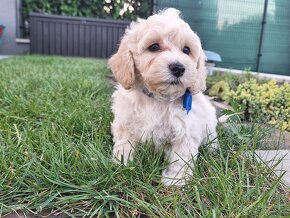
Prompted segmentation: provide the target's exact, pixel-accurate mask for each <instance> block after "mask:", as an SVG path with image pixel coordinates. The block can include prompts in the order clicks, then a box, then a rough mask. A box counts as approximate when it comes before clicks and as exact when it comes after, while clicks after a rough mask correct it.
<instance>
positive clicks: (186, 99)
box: [183, 89, 192, 114]
mask: <svg viewBox="0 0 290 218" xmlns="http://www.w3.org/2000/svg"><path fill="white" fill-rule="evenodd" d="M191 104H192V95H191V93H190V91H189V90H188V89H186V91H185V93H184V95H183V108H184V109H185V110H186V112H187V114H188V112H189V111H190V110H191Z"/></svg>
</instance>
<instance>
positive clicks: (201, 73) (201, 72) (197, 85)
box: [190, 50, 207, 95]
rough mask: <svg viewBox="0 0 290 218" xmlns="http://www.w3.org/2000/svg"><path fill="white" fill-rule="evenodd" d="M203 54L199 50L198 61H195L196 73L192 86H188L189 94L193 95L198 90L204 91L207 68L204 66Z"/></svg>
mask: <svg viewBox="0 0 290 218" xmlns="http://www.w3.org/2000/svg"><path fill="white" fill-rule="evenodd" d="M205 59H206V57H205V54H204V52H203V50H201V52H200V55H199V58H198V61H197V66H196V68H197V75H196V80H195V82H194V84H193V86H191V87H190V92H191V94H193V95H195V94H197V93H199V92H204V91H205V90H206V76H207V70H206V67H205Z"/></svg>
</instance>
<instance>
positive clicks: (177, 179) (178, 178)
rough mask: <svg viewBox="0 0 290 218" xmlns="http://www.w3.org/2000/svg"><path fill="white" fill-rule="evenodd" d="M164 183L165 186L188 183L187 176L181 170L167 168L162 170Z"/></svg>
mask: <svg viewBox="0 0 290 218" xmlns="http://www.w3.org/2000/svg"><path fill="white" fill-rule="evenodd" d="M162 183H163V184H164V185H165V186H171V185H175V186H184V185H185V183H186V177H183V176H182V173H181V172H176V171H170V170H169V169H166V170H164V171H163V172H162Z"/></svg>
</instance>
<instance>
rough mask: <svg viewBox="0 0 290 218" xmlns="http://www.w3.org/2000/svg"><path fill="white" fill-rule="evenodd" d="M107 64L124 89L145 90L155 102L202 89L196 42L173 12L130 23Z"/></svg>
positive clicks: (200, 54)
mask: <svg viewBox="0 0 290 218" xmlns="http://www.w3.org/2000/svg"><path fill="white" fill-rule="evenodd" d="M109 64H110V66H111V68H112V71H113V73H114V75H115V77H116V79H117V81H118V82H120V83H121V85H122V86H123V87H124V88H126V89H130V88H143V87H146V88H147V89H148V90H149V91H150V92H152V93H153V94H154V97H155V98H157V99H162V100H169V101H171V100H174V99H176V98H178V97H180V96H182V95H183V94H184V92H185V90H186V89H189V90H190V91H191V92H192V93H193V94H195V93H197V92H199V91H201V90H202V89H204V88H205V77H206V73H205V72H206V70H205V68H204V54H203V51H202V48H201V43H200V40H199V38H198V36H197V35H196V34H195V33H194V32H193V31H192V30H191V29H190V27H189V25H188V24H187V23H185V22H184V21H183V20H182V19H181V18H180V17H179V11H177V10H175V9H167V10H165V11H164V12H161V13H160V14H156V15H153V16H151V17H149V18H148V19H147V20H138V21H137V22H135V23H132V24H131V26H130V29H128V30H127V31H126V34H125V35H124V37H123V39H122V41H121V44H120V47H119V50H118V52H117V53H116V54H115V55H114V56H113V57H112V58H111V59H110V60H109Z"/></svg>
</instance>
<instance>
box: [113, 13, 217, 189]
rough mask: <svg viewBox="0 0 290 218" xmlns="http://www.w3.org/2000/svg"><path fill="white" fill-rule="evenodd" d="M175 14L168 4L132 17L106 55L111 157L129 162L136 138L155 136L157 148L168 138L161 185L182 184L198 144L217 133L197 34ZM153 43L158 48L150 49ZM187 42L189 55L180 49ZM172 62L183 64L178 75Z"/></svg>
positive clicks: (188, 174)
mask: <svg viewBox="0 0 290 218" xmlns="http://www.w3.org/2000/svg"><path fill="white" fill-rule="evenodd" d="M179 14H180V12H179V11H178V10H176V9H173V8H169V9H166V10H165V11H161V12H159V13H158V14H155V15H153V16H150V17H149V18H148V19H147V20H142V19H138V20H137V22H133V23H132V24H131V25H130V27H129V28H128V29H127V30H126V32H125V35H124V36H123V38H122V40H121V44H120V46H119V49H118V51H117V53H116V54H114V55H113V56H112V57H111V58H110V60H109V66H110V67H111V69H112V71H113V73H114V76H115V78H116V80H117V81H118V82H119V85H117V87H116V90H115V92H114V94H113V97H112V98H113V103H112V110H113V113H114V121H113V123H112V133H113V136H114V138H113V140H114V143H115V144H114V149H113V155H114V158H116V159H117V160H121V159H122V156H123V160H124V164H127V162H128V161H130V160H132V155H133V153H134V148H135V146H136V145H137V144H139V142H141V143H143V142H145V141H147V140H153V142H154V144H155V145H156V148H159V146H160V145H161V144H164V143H167V144H168V146H166V149H165V156H166V158H167V159H168V160H169V162H170V163H171V164H170V165H169V166H168V168H167V169H165V170H164V172H163V173H162V176H163V183H164V184H165V185H172V184H176V185H182V184H184V182H185V180H186V178H189V176H190V175H192V170H191V169H190V168H191V167H189V166H191V165H192V161H191V160H192V158H196V156H197V154H198V148H199V146H200V145H201V144H203V143H206V141H207V140H209V139H210V140H213V139H215V138H216V125H217V119H216V112H215V109H214V107H213V106H212V105H211V104H210V102H209V101H208V100H207V99H206V97H205V96H204V95H203V94H202V91H203V90H205V79H206V69H205V66H204V61H205V58H204V53H203V50H202V47H201V43H200V39H199V37H198V36H197V35H196V34H195V33H194V32H193V31H192V30H191V29H190V27H189V25H188V24H187V23H186V22H184V21H183V20H182V19H181V18H180V16H179ZM153 43H158V44H159V45H160V51H155V52H152V51H149V50H148V47H149V46H150V45H152V44H153ZM185 46H187V47H189V48H190V53H189V54H188V55H187V54H185V53H183V52H182V49H183V48H184V47H185ZM176 62H178V63H181V64H182V65H184V66H185V72H184V74H183V76H181V77H180V78H178V79H177V78H176V77H175V76H173V75H172V72H170V70H169V67H168V66H169V64H171V63H176ZM144 89H146V90H147V91H148V92H149V93H150V95H152V96H153V97H152V96H148V95H146V94H144ZM186 89H188V90H190V92H191V93H192V94H193V101H192V110H191V111H190V112H189V113H188V114H187V113H186V111H185V110H184V109H183V106H182V96H183V94H184V93H185V91H186ZM215 143H216V141H215Z"/></svg>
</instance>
